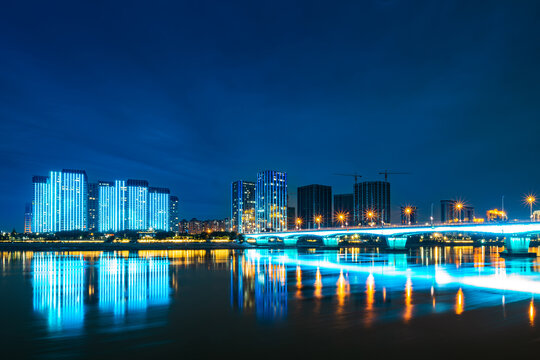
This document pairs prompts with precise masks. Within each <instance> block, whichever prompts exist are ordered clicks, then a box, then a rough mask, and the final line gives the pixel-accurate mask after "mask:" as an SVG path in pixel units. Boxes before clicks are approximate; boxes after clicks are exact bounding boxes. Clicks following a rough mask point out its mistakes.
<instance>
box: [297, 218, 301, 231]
mask: <svg viewBox="0 0 540 360" xmlns="http://www.w3.org/2000/svg"><path fill="white" fill-rule="evenodd" d="M301 226H302V218H296V230H300V227H301Z"/></svg>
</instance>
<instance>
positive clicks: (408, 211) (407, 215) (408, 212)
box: [405, 206, 412, 225]
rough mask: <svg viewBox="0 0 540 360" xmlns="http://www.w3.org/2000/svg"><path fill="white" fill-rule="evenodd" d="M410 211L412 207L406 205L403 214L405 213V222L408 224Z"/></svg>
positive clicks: (409, 223) (409, 222)
mask: <svg viewBox="0 0 540 360" xmlns="http://www.w3.org/2000/svg"><path fill="white" fill-rule="evenodd" d="M411 213H412V209H411V207H410V206H407V207H406V208H405V215H406V218H407V224H408V225H411Z"/></svg>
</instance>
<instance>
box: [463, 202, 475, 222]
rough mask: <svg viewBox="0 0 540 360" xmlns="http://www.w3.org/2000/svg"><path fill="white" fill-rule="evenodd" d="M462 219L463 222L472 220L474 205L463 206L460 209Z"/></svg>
mask: <svg viewBox="0 0 540 360" xmlns="http://www.w3.org/2000/svg"><path fill="white" fill-rule="evenodd" d="M462 212H463V214H462V219H461V221H463V222H473V221H474V207H472V206H464V207H463V210H462Z"/></svg>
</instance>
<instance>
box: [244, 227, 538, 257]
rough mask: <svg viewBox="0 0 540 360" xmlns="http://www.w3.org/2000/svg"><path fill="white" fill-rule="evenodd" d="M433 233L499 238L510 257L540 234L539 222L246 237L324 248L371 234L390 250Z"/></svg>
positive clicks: (261, 241)
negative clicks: (313, 242)
mask: <svg viewBox="0 0 540 360" xmlns="http://www.w3.org/2000/svg"><path fill="white" fill-rule="evenodd" d="M433 233H441V234H445V233H462V234H463V233H466V234H485V235H496V236H500V237H504V238H505V246H506V248H507V253H508V254H515V255H527V254H528V253H529V244H530V241H531V236H532V235H535V234H540V222H515V223H514V222H512V223H493V224H473V223H465V224H464V223H458V224H438V225H433V226H429V225H413V226H384V227H349V228H327V229H321V230H297V231H283V232H262V233H257V234H245V235H244V238H245V239H246V241H248V242H250V243H255V244H257V245H269V244H272V243H283V244H284V245H285V246H296V245H297V243H298V240H300V239H302V238H314V237H315V238H320V239H322V242H323V244H324V245H325V246H331V247H335V246H339V242H340V241H341V240H342V238H344V237H346V236H351V235H359V236H360V235H371V236H379V237H383V238H384V239H385V240H386V244H387V246H388V248H389V249H390V250H404V249H405V246H406V244H407V237H408V236H411V235H421V234H433Z"/></svg>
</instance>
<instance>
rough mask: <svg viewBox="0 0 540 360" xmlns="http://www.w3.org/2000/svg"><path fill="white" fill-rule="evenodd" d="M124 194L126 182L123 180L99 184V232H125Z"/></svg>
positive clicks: (125, 199)
mask: <svg viewBox="0 0 540 360" xmlns="http://www.w3.org/2000/svg"><path fill="white" fill-rule="evenodd" d="M126 193H127V187H126V182H125V181H123V180H116V181H115V182H112V181H100V182H99V215H98V224H99V225H98V229H99V232H117V231H122V230H125V228H126V201H127V197H126Z"/></svg>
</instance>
